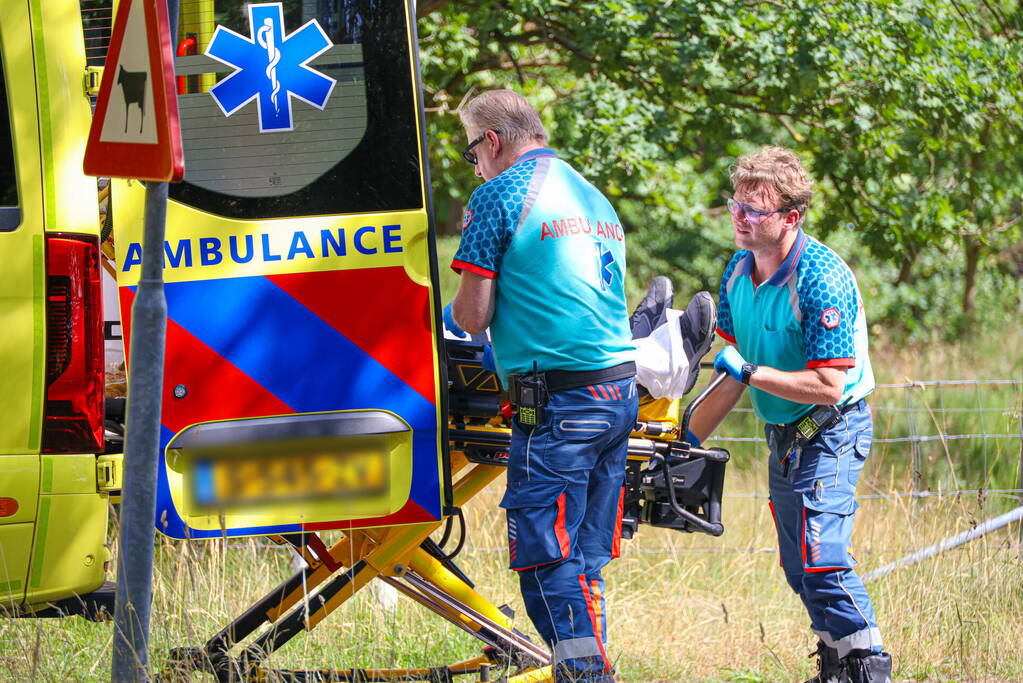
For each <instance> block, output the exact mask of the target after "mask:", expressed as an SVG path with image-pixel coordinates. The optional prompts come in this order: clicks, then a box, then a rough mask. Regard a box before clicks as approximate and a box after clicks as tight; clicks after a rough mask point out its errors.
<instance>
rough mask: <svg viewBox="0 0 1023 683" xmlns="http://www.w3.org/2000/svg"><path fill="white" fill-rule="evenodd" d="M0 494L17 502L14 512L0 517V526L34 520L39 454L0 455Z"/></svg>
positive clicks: (37, 496)
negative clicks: (16, 508) (16, 509)
mask: <svg viewBox="0 0 1023 683" xmlns="http://www.w3.org/2000/svg"><path fill="white" fill-rule="evenodd" d="M0 496H2V497H7V498H13V499H14V500H16V501H17V504H18V511H17V512H16V513H14V514H13V515H10V516H9V517H0V526H3V525H5V524H18V523H21V522H31V521H34V520H35V518H36V505H37V504H38V502H39V456H37V455H4V456H0ZM30 541H31V539H30Z"/></svg>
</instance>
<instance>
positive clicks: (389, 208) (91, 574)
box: [0, 0, 451, 613]
mask: <svg viewBox="0 0 1023 683" xmlns="http://www.w3.org/2000/svg"><path fill="white" fill-rule="evenodd" d="M135 5H141V3H138V2H136V3H133V7H134V6H135ZM113 9H114V8H113V7H111V3H109V2H107V3H103V2H88V1H87V0H82V2H80V3H79V2H75V1H73V0H45V1H44V0H12V1H11V2H5V3H3V5H2V7H0V20H2V21H0V56H2V60H3V61H2V67H3V68H2V76H3V81H2V83H0V85H2V87H3V91H2V97H0V101H2V103H3V110H2V117H0V118H2V121H0V156H2V159H0V182H2V186H0V201H2V207H0V243H2V248H3V253H5V254H10V255H14V256H13V257H12V258H9V259H8V264H7V266H6V268H5V269H4V270H3V272H2V274H0V320H2V321H3V322H2V323H0V324H2V326H3V334H2V335H0V348H2V351H0V353H2V354H3V355H2V357H3V358H5V359H7V369H6V371H5V372H4V373H2V375H0V406H2V409H3V413H2V414H3V416H4V417H3V418H2V419H0V454H2V455H0V458H2V461H0V462H2V463H3V464H2V465H0V549H2V553H0V602H2V603H3V604H4V605H6V606H7V607H8V609H9V610H10V611H15V612H22V613H25V612H28V613H31V612H33V611H35V610H37V609H41V608H43V607H44V606H45V609H53V608H54V606H56V607H59V608H62V609H64V611H65V612H67V611H68V610H71V613H74V607H73V606H72V605H71V603H78V604H90V605H93V606H95V605H94V604H93V603H95V602H97V601H98V598H97V599H96V600H93V601H92V602H90V599H87V600H84V601H83V600H82V599H81V596H86V595H89V594H90V593H93V592H95V591H97V590H99V591H100V592H101V593H102V592H104V591H105V592H106V593H109V586H107V587H106V588H104V580H105V568H106V565H107V563H108V561H109V557H110V555H109V551H108V549H107V546H106V545H105V541H106V537H105V534H106V527H107V510H108V500H109V495H110V492H111V491H116V489H117V488H118V487H119V482H120V468H121V462H120V460H119V456H118V455H117V454H108V453H106V451H107V450H109V449H110V444H109V443H108V440H107V439H105V438H104V437H105V434H104V421H105V420H104V418H105V414H104V408H105V401H104V398H105V397H104V392H105V384H106V379H107V377H106V375H105V370H107V369H108V367H107V366H113V368H112V369H113V370H114V371H115V372H116V370H117V368H116V365H117V360H116V359H105V358H104V353H105V341H104V330H106V332H107V335H106V336H108V337H110V336H116V335H117V331H118V330H121V331H122V333H123V337H124V345H125V347H126V348H127V349H128V353H127V354H126V355H125V357H126V358H130V347H131V343H132V340H131V336H130V329H131V328H130V322H131V305H132V303H133V300H134V296H135V291H136V286H137V283H138V278H139V272H140V270H141V242H142V227H143V212H144V205H145V186H144V184H143V183H141V182H139V181H132V180H114V181H113V182H111V183H110V185H109V186H108V187H107V186H105V183H104V187H105V189H104V190H103V192H102V194H100V193H99V192H98V191H97V181H96V179H94V178H89V177H87V176H84V175H83V173H82V159H83V151H84V148H85V141H86V139H87V137H88V132H89V126H90V123H91V117H92V106H91V104H92V96H94V94H95V92H96V90H97V89H98V88H97V85H98V79H99V78H100V77H101V74H100V73H99V72H100V71H101V69H100V66H101V65H102V64H103V57H104V56H105V53H106V44H105V42H104V41H106V40H109V37H110V33H111V29H112V26H111V20H112V16H113ZM133 11H134V10H133ZM133 20H134V19H131V18H130V19H129V21H133ZM178 24H179V28H178V36H179V38H180V40H179V41H177V44H176V46H175V47H176V49H177V54H178V56H177V58H176V63H175V72H176V78H177V83H176V86H177V89H178V102H179V110H180V125H181V130H182V138H183V142H184V148H185V166H186V175H185V179H184V182H182V183H179V184H173V185H172V186H171V190H170V202H169V206H168V213H167V229H166V242H165V244H164V245H163V247H164V278H165V281H166V298H167V305H168V320H167V341H166V344H167V347H166V349H167V350H166V365H165V383H164V384H165V392H164V396H163V412H162V417H161V424H162V437H161V444H160V451H161V459H160V470H159V472H160V474H159V476H160V479H159V490H158V509H157V517H156V520H154V521H155V523H156V525H157V529H158V530H159V531H160V532H162V533H163V534H165V535H167V536H170V537H172V538H179V539H184V538H188V539H202V538H214V537H222V536H225V535H226V536H252V535H267V534H291V533H303V532H309V531H316V530H324V529H337V528H346V529H353V528H363V527H379V526H387V525H404V524H415V523H425V522H437V521H439V520H441V519H442V517H443V510H444V508H445V506H447V505H449V504H450V496H451V490H450V477H449V476H448V474H447V472H446V467H447V462H448V461H447V458H446V457H445V456H446V453H445V448H446V439H445V437H446V432H445V430H446V419H447V418H446V410H445V394H446V391H444V392H442V391H441V387H442V379H441V378H442V377H443V370H442V368H441V363H440V360H439V359H440V358H441V357H442V356H441V355H440V353H439V347H438V343H439V342H438V340H439V339H440V338H441V336H440V335H438V334H436V330H437V322H436V321H437V320H439V317H438V315H437V312H438V310H439V309H438V301H437V299H436V292H437V289H436V283H437V281H438V274H437V268H436V257H435V255H434V253H433V249H434V240H433V239H432V238H431V237H432V230H433V226H432V225H431V222H430V218H429V216H430V215H431V212H430V211H429V205H428V203H429V193H428V191H427V188H428V177H427V169H426V155H425V145H424V139H425V136H424V126H423V119H422V106H421V104H420V102H419V97H420V94H419V85H418V64H417V63H416V59H417V53H416V50H415V49H414V46H415V42H414V14H413V13H412V11H411V9H410V6H409V4H408V3H384V4H380V3H375V2H359V1H356V2H351V1H349V0H333V1H327V2H309V1H306V2H295V3H274V2H267V3H247V2H241V1H240V0H182V2H181V3H180V14H179V17H178ZM126 39H127V38H126ZM121 53H122V55H121V57H120V62H119V63H118V64H116V65H107V70H108V71H109V70H110V69H111V68H113V69H115V73H116V74H117V81H116V84H115V85H114V86H113V89H112V95H111V100H110V104H109V108H110V109H111V110H114V112H115V113H114V114H113V115H114V116H120V117H121V118H120V119H117V120H116V123H117V125H116V126H112V128H115V129H116V130H114V131H113V132H112V133H109V134H110V135H121V134H122V131H123V134H125V135H130V134H132V133H134V132H135V131H138V132H140V133H141V134H145V131H146V130H147V129H148V128H150V127H152V126H154V124H153V120H152V111H151V108H152V84H151V83H147V81H146V78H145V76H146V74H145V65H144V64H140V63H138V58H137V56H133V53H131V52H130V51H129V50H122V51H121ZM133 59H134V60H135V61H132V60H133ZM254 64H258V66H254ZM139 74H141V76H140V75H139ZM107 77H108V78H109V77H110V75H109V74H107ZM147 104H148V105H149V107H148V108H147V106H146V105H147ZM122 121H123V129H122V127H121V122H122ZM108 127H110V126H109V124H108V123H104V134H105V135H107V134H108V131H107V128H108ZM136 127H137V128H136ZM112 139H117V138H116V137H115V138H112ZM101 197H102V198H103V201H102V208H103V209H104V210H105V211H104V214H103V216H102V219H101V213H100V208H101V203H100V201H99V199H100V198H101ZM103 223H105V224H106V227H107V230H105V231H103V230H102V225H103ZM101 232H102V235H101ZM101 236H102V237H103V238H104V245H103V246H104V249H103V251H105V252H106V254H107V256H110V255H113V257H114V258H113V260H112V262H110V263H107V264H106V265H107V266H108V270H109V271H110V272H109V273H104V271H103V267H102V266H103V262H104V253H103V251H101V249H100V237H101ZM111 242H112V244H111ZM111 274H112V275H113V277H112V278H111ZM104 277H107V278H108V279H109V281H110V282H111V283H113V290H114V291H115V292H116V296H115V297H111V295H110V288H108V292H107V304H108V311H107V314H106V316H104V312H103V298H104V297H103V292H102V287H101V280H102V279H103V278H104ZM112 299H113V300H114V301H117V302H118V304H119V305H118V306H117V308H118V309H119V311H116V312H113V313H112V312H111V311H110V310H109V308H110V307H111V306H110V304H111V303H113V301H112ZM105 317H106V319H107V321H108V324H106V325H104V320H105ZM118 319H120V320H121V321H122V322H123V327H120V326H118V325H117V324H116V323H115V322H114V321H117V320H118ZM399 339H400V340H401V343H400V344H396V343H395V340H399ZM111 346H115V347H116V344H113V345H112V344H111V343H110V340H107V341H106V347H107V351H109V350H110V349H109V347H111ZM111 361H112V362H111ZM127 370H128V371H129V372H130V364H129V367H128V368H127ZM115 383H116V382H115ZM444 388H445V390H446V385H444ZM114 393H118V392H114ZM120 393H123V386H122V387H121V392H120ZM110 403H111V405H112V406H114V407H117V406H118V403H117V401H116V400H114V401H113V402H110ZM106 436H107V437H110V439H109V441H110V442H114V440H115V439H117V438H118V436H119V435H117V434H116V433H112V432H107V434H106ZM119 445H120V444H119V443H118V444H117V446H118V447H119ZM118 450H119V448H118ZM94 597H95V596H94ZM65 599H66V600H65ZM103 602H104V603H106V602H108V601H107V600H106V598H105V597H104V600H103ZM65 603H66V604H65ZM82 609H84V608H82ZM82 609H79V610H78V611H82ZM85 611H87V612H89V611H91V610H85Z"/></svg>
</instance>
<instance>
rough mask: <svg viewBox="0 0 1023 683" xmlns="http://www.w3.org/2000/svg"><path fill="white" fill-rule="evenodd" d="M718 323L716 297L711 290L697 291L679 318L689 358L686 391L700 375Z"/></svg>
mask: <svg viewBox="0 0 1023 683" xmlns="http://www.w3.org/2000/svg"><path fill="white" fill-rule="evenodd" d="M717 324H718V317H717V309H716V308H715V306H714V297H712V296H711V295H710V292H697V293H696V294H694V295H693V298H692V299H690V300H689V305H688V306H687V307H686V312H685V313H683V314H682V317H681V318H679V325H681V327H682V347H683V348H684V349H685V352H686V357H687V358H688V359H689V381H688V382H687V383H686V390H685V393H687V394H688V393H689V392H690V391H691V390H692V388H693V386H694V385H695V384H696V379H697V378H698V377H699V376H700V360H701V359H702V358H703V357H704V356H705V355H707V352H708V351H710V345H711V344H713V343H714V328H715V327H716V326H717Z"/></svg>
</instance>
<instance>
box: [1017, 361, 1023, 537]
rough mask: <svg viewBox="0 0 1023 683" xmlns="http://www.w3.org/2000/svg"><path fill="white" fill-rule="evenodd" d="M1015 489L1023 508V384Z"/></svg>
mask: <svg viewBox="0 0 1023 683" xmlns="http://www.w3.org/2000/svg"><path fill="white" fill-rule="evenodd" d="M1020 379H1021V380H1023V363H1020ZM1016 488H1017V489H1020V494H1019V504H1020V505H1021V506H1023V384H1021V385H1020V389H1019V476H1018V478H1017V480H1016ZM1019 543H1020V554H1023V524H1020V525H1019Z"/></svg>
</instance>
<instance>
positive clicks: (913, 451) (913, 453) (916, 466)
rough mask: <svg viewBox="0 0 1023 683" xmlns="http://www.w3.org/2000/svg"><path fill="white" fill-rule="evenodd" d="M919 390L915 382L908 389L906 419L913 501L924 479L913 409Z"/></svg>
mask: <svg viewBox="0 0 1023 683" xmlns="http://www.w3.org/2000/svg"><path fill="white" fill-rule="evenodd" d="M916 388H917V383H916V382H913V383H911V384H910V386H908V387H906V417H907V419H908V421H909V425H908V427H909V453H910V457H911V459H912V467H913V471H912V473H911V474H912V491H913V499H914V500H915V499H916V498H917V495H916V494H918V493H920V489H921V483H922V479H923V478H922V477H921V473H920V467H921V463H920V442H919V440H917V438H916V437H917V434H916V412H915V411H914V409H913V390H914V389H916Z"/></svg>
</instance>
